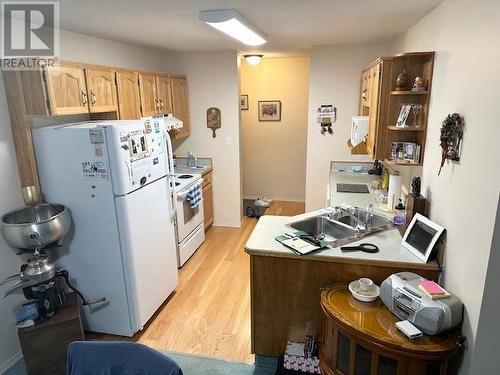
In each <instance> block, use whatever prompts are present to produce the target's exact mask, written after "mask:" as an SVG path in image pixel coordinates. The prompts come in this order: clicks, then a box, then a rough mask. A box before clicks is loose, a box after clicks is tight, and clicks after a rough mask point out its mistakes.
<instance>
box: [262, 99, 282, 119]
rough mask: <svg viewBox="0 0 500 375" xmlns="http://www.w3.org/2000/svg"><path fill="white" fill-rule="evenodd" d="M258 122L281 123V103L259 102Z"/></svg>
mask: <svg viewBox="0 0 500 375" xmlns="http://www.w3.org/2000/svg"><path fill="white" fill-rule="evenodd" d="M258 109H259V121H281V101H279V100H259V108H258Z"/></svg>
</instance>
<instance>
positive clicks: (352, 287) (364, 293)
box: [349, 280, 380, 302]
mask: <svg viewBox="0 0 500 375" xmlns="http://www.w3.org/2000/svg"><path fill="white" fill-rule="evenodd" d="M349 291H350V292H351V294H352V296H353V297H354V298H356V299H357V300H358V301H361V302H372V301H375V300H376V299H377V298H378V296H379V294H380V288H379V287H378V286H377V285H376V284H372V285H371V286H370V288H368V289H367V290H363V289H361V287H360V285H359V280H354V281H351V283H350V284H349Z"/></svg>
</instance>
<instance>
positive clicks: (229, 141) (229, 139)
mask: <svg viewBox="0 0 500 375" xmlns="http://www.w3.org/2000/svg"><path fill="white" fill-rule="evenodd" d="M230 144H231V137H230V136H229V135H228V136H227V137H226V145H230Z"/></svg>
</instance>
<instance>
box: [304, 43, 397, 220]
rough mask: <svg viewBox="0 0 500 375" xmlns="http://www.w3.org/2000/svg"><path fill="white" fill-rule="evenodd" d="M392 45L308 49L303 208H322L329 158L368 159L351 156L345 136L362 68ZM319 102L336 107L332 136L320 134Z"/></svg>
mask: <svg viewBox="0 0 500 375" xmlns="http://www.w3.org/2000/svg"><path fill="white" fill-rule="evenodd" d="M390 49H391V45H390V44H388V43H385V44H373V43H372V44H366V45H338V46H320V47H314V48H313V49H312V51H311V68H310V81H309V121H308V130H307V170H306V211H311V210H315V209H318V208H321V207H325V203H326V190H327V185H328V176H329V173H328V172H329V169H330V161H331V160H369V159H368V157H367V156H366V155H351V153H350V151H349V149H348V147H347V143H346V142H347V139H348V138H349V137H350V135H351V117H352V116H356V115H357V114H358V110H359V95H360V92H359V91H360V89H359V87H360V77H361V70H362V69H363V67H365V66H366V65H368V64H369V63H370V62H371V61H373V60H374V59H376V58H377V57H379V56H384V55H386V54H388V53H389V51H390ZM322 104H332V105H334V106H335V107H337V122H336V124H335V125H334V126H333V135H329V134H326V135H321V134H320V126H319V124H317V123H316V109H317V108H318V107H319V106H320V105H322Z"/></svg>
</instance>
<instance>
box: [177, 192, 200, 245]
mask: <svg viewBox="0 0 500 375" xmlns="http://www.w3.org/2000/svg"><path fill="white" fill-rule="evenodd" d="M181 196H182V194H179V195H178V196H177V199H176V204H177V235H178V242H179V243H180V242H182V241H183V240H184V239H185V238H186V237H187V236H188V235H189V234H190V233H191V232H192V231H194V230H195V229H196V227H197V226H198V225H200V224H201V223H203V199H202V200H201V201H200V203H199V204H198V206H197V207H196V208H192V207H191V205H190V204H189V202H188V201H187V200H186V198H185V197H184V198H181Z"/></svg>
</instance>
